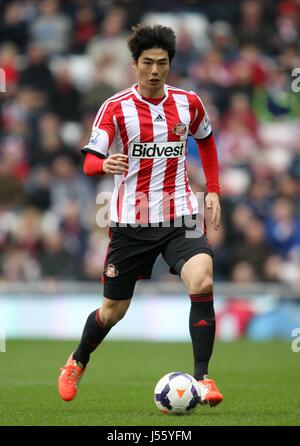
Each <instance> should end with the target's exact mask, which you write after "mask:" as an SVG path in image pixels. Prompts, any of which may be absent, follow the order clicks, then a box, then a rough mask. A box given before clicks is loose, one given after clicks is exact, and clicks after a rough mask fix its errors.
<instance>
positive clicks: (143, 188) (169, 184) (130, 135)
mask: <svg viewBox="0 0 300 446" xmlns="http://www.w3.org/2000/svg"><path fill="white" fill-rule="evenodd" d="M164 92H165V96H164V98H163V99H162V101H161V102H159V104H157V105H155V104H153V103H151V102H148V101H147V100H145V99H144V98H143V97H142V96H141V95H140V94H139V92H138V91H137V88H136V86H133V87H132V88H129V89H127V90H124V91H122V92H120V93H118V94H115V95H114V96H112V97H111V98H109V99H107V100H106V101H105V102H104V103H103V104H102V106H101V107H100V109H99V111H98V113H97V116H96V118H95V121H94V124H93V129H92V135H91V138H90V140H89V143H88V144H87V145H86V146H85V147H84V149H83V152H91V153H94V154H96V155H98V156H106V155H107V153H108V150H109V148H110V146H111V145H112V143H113V142H115V143H116V146H117V148H118V151H119V152H120V153H124V154H126V155H128V172H127V173H126V174H125V173H124V174H123V175H115V177H114V181H115V188H114V192H113V196H112V200H111V207H110V214H111V220H112V221H114V222H119V223H129V224H136V223H157V222H162V221H166V220H169V219H173V218H176V217H180V216H183V215H191V214H196V213H198V203H197V199H196V197H195V195H194V194H193V192H192V190H191V188H190V185H189V182H188V178H187V172H186V146H187V138H188V135H189V134H191V135H193V136H194V137H195V138H196V139H203V138H206V137H207V136H208V135H209V134H210V133H211V131H212V130H211V124H210V121H209V118H208V116H207V114H206V112H205V109H204V106H203V104H202V102H201V100H200V98H199V97H198V96H197V95H196V94H195V93H194V92H192V91H190V92H187V91H185V90H181V89H179V88H175V87H171V86H169V85H165V86H164Z"/></svg>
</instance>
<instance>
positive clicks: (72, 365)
mask: <svg viewBox="0 0 300 446" xmlns="http://www.w3.org/2000/svg"><path fill="white" fill-rule="evenodd" d="M60 370H61V373H60V375H59V378H58V392H59V394H60V397H61V399H63V400H64V401H72V400H73V399H74V398H75V396H76V394H77V390H78V386H79V382H80V380H81V378H82V375H83V373H84V371H85V368H83V367H80V366H79V365H78V364H77V362H76V361H75V359H73V353H71V355H70V357H69V359H68V361H67V363H66V365H65V366H64V367H63V368H61V369H60Z"/></svg>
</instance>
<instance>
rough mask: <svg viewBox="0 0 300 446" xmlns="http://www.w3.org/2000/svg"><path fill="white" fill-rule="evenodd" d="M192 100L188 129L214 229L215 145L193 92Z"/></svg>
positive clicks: (216, 192) (216, 191)
mask: <svg viewBox="0 0 300 446" xmlns="http://www.w3.org/2000/svg"><path fill="white" fill-rule="evenodd" d="M193 101H194V106H195V109H196V112H195V117H194V120H193V122H192V123H191V126H190V131H191V134H192V135H193V136H194V137H195V139H196V141H197V145H198V152H199V155H200V159H201V163H202V167H203V171H204V175H205V179H206V189H207V195H206V197H205V204H206V207H207V209H211V211H212V214H211V222H212V225H213V227H214V229H215V230H217V229H218V227H219V225H220V222H221V206H220V186H219V167H218V153H217V147H216V143H215V138H214V135H213V133H212V128H211V123H210V120H209V117H208V115H207V113H206V111H205V109H204V106H203V104H202V102H201V100H200V98H199V97H198V96H197V95H196V94H195V93H193Z"/></svg>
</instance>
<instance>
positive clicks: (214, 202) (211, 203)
mask: <svg viewBox="0 0 300 446" xmlns="http://www.w3.org/2000/svg"><path fill="white" fill-rule="evenodd" d="M205 203H206V207H207V209H211V210H212V214H211V223H212V225H213V227H214V229H215V230H216V231H217V229H218V227H219V226H220V222H221V206H220V198H219V195H218V194H217V193H216V192H209V193H208V194H207V195H206V197H205Z"/></svg>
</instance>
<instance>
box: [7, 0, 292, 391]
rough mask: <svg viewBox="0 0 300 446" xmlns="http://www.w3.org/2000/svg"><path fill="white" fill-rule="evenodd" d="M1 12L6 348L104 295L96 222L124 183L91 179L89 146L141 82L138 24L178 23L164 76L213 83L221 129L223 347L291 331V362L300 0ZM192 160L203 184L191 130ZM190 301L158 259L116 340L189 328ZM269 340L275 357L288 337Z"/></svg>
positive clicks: (81, 317) (50, 334)
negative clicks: (136, 69)
mask: <svg viewBox="0 0 300 446" xmlns="http://www.w3.org/2000/svg"><path fill="white" fill-rule="evenodd" d="M0 17H1V19H0V68H1V69H2V73H3V70H4V72H5V80H6V85H5V87H6V89H5V92H3V91H2V92H1V93H0V141H1V144H0V338H1V339H0V341H1V346H2V350H4V349H5V341H6V350H7V352H6V355H9V351H10V348H11V351H14V349H16V350H15V351H19V350H18V348H20V349H21V347H18V345H19V344H18V343H17V341H13V339H21V340H25V341H26V340H27V339H32V338H37V339H44V338H47V339H52V340H53V339H74V338H78V337H79V336H80V333H81V330H82V326H83V323H84V321H85V320H86V317H87V315H88V314H89V313H90V311H92V310H93V309H94V308H96V307H97V306H99V303H100V299H101V296H102V286H101V283H100V282H99V278H100V277H101V274H102V271H103V262H104V257H105V253H106V247H107V243H108V234H107V231H106V230H105V229H102V228H99V227H98V226H97V223H96V216H97V212H98V211H99V204H97V202H96V197H97V196H98V194H99V193H100V192H102V191H110V190H112V177H109V176H103V177H101V178H87V177H85V176H84V175H83V172H82V162H83V159H82V155H81V153H80V149H81V148H82V146H83V145H84V144H85V143H86V142H87V140H88V138H89V135H90V130H91V126H92V123H93V119H94V116H95V114H96V112H97V110H98V108H99V106H100V105H101V103H102V102H103V101H104V100H105V99H106V98H107V97H109V96H110V95H112V94H114V93H115V92H117V91H119V90H121V89H124V88H127V87H128V85H131V84H132V83H134V81H135V78H134V73H133V70H132V68H131V61H130V54H129V51H128V50H127V47H126V40H127V38H128V35H129V33H130V28H131V26H132V25H134V24H136V23H149V24H153V23H160V24H165V25H169V26H172V27H173V28H174V30H175V32H176V35H177V54H176V57H175V59H174V62H173V64H172V70H171V73H170V76H169V79H168V83H169V84H171V85H176V86H178V87H181V88H184V89H187V90H194V91H195V92H197V93H198V94H199V95H200V96H201V98H202V99H203V102H204V103H205V106H206V108H207V111H208V113H209V115H210V118H211V120H212V124H213V128H214V134H215V137H216V141H217V147H218V154H219V160H220V185H221V191H222V197H221V204H222V210H223V224H222V227H221V228H220V229H219V231H218V232H215V231H213V230H211V229H210V228H209V227H208V237H209V240H210V242H211V244H212V246H213V248H214V252H215V265H214V277H215V296H216V298H215V301H216V310H217V319H218V332H217V336H218V339H219V341H234V340H235V341H236V343H232V345H231V346H229V345H228V346H227V347H226V346H225V347H224V348H225V350H226V348H231V347H232V348H233V349H234V348H235V346H238V345H239V342H243V341H237V339H239V338H241V337H246V338H247V339H250V340H252V341H257V340H261V341H265V340H270V339H273V338H276V339H278V338H282V339H283V340H284V341H283V344H280V345H281V348H282V349H283V350H284V351H285V353H286V352H287V351H288V352H289V354H290V355H293V359H292V361H295V357H296V356H297V354H296V353H292V351H291V347H290V344H291V342H292V341H293V336H294V337H296V336H297V334H298V335H299V334H300V328H299V331H297V330H296V331H295V329H297V327H300V305H299V302H300V293H299V289H300V218H299V213H300V205H299V203H300V200H299V196H300V194H299V191H300V142H299V141H300V92H296V91H293V89H292V84H293V81H294V82H295V81H296V80H297V79H295V78H294V77H293V75H292V72H293V70H294V68H297V67H300V52H299V49H300V48H299V47H300V2H299V1H297V0H295V1H290V0H286V1H285V0H283V1H280V0H266V1H256V0H244V1H242V0H237V1H233V0H227V1H221V0H220V1H218V0H214V1H208V0H207V1H206V0H204V1H196V0H181V1H180V0H165V1H158V0H151V1H149V0H145V1H139V0H123V1H122V0H121V1H113V0H112V1H109V0H98V1H97V0H95V1H89V0H65V1H56V0H41V1H34V0H24V1H5V0H1V1H0ZM188 171H189V178H190V183H191V186H192V188H193V190H195V191H204V190H205V178H204V176H203V173H202V169H201V164H200V160H199V158H198V154H197V150H196V147H195V143H194V141H193V140H192V139H191V140H190V141H189V154H188ZM188 311H189V305H188V302H187V297H186V292H185V289H184V288H183V287H182V285H181V283H180V281H179V280H178V278H176V277H174V276H171V275H169V274H168V268H167V266H166V265H165V264H164V262H163V261H162V260H161V259H159V260H158V262H157V264H156V266H155V268H154V271H153V277H152V280H151V282H143V283H142V282H141V283H139V284H138V285H137V288H136V294H135V297H134V300H133V303H132V307H131V308H130V310H129V312H128V314H127V315H126V317H125V318H124V320H122V321H121V322H120V323H119V324H118V326H117V327H115V329H114V330H112V332H111V333H110V334H109V339H111V340H112V339H123V340H124V339H125V340H126V339H127V340H128V339H130V340H136V341H141V340H148V341H149V340H161V341H186V340H188V339H189V334H188V324H187V318H188ZM179 322H180V323H179ZM293 330H294V332H293V333H294V334H292V331H293ZM10 342H11V343H10ZM14 342H16V343H15V344H14ZM274 342H275V341H274ZM73 344H74V343H73ZM73 344H72V345H73ZM221 344H222V343H221ZM221 344H220V345H221ZM10 345H11V347H10ZM20 345H23V344H22V343H21V344H20ZM45 345H46V344H45ZM70 345H71V344H70ZM242 345H243V347H242V348H243V349H245V348H246V347H245V346H246V344H245V345H244V344H242ZM269 345H270V346H272V347H266V348H267V350H269V348H271V349H272V348H274V355H275V356H276V355H279V353H278V352H279V350H276V345H277V344H276V343H275V344H269ZM274 346H275V347H274ZM283 346H284V347H283ZM104 348H105V347H104ZM217 348H218V347H217ZM237 348H238V347H237ZM251 348H252V347H251ZM251 348H250V353H249V354H250V357H251V354H253V358H254V356H255V351H256V350H255V349H254V350H251ZM257 348H259V347H257ZM37 349H38V348H37ZM0 350H1V349H0ZM129 350H130V347H129ZM257 351H258V350H257ZM251 352H252V353H251ZM65 353H66V352H65ZM65 353H63V352H62V350H61V352H60V356H59V361H61V360H62V358H63V360H65V358H64V356H65ZM286 354H287V353H286ZM238 356H239V355H237V357H238ZM3 357H4V355H1V356H0V359H1V362H2V360H3V359H4V358H3ZM99 358H100V355H99ZM214 361H215V362H216V364H217V357H216V359H215V360H214ZM237 361H238V359H237ZM60 365H61V364H60ZM294 365H295V364H293V365H291V369H290V371H289V373H291V374H292V369H293V367H294ZM174 366H175V365H174ZM165 371H168V370H165ZM6 373H7V375H9V374H10V369H7V372H6ZM279 376H280V373H279ZM283 376H284V375H283ZM288 376H289V375H288ZM290 376H291V375H290ZM298 389H299V387H298Z"/></svg>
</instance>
